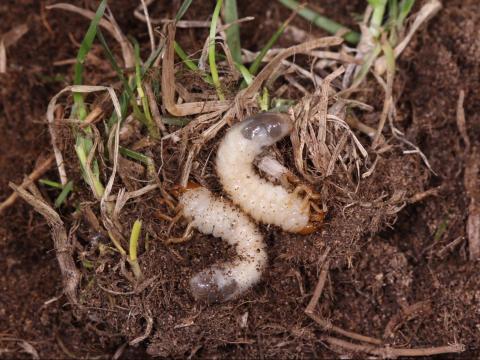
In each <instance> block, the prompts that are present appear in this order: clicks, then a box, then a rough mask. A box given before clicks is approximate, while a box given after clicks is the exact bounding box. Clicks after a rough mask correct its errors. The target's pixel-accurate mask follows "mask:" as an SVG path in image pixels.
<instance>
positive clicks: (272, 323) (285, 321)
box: [0, 0, 480, 358]
mask: <svg viewBox="0 0 480 360" xmlns="http://www.w3.org/2000/svg"><path fill="white" fill-rule="evenodd" d="M49 3H51V2H50V1H46V2H39V1H33V0H32V1H29V0H22V1H6V2H5V1H4V2H3V3H2V4H1V5H0V18H1V19H2V21H0V34H1V33H4V32H6V31H8V30H10V29H11V28H12V27H14V26H16V25H19V24H22V23H24V22H26V23H27V24H28V26H29V29H30V30H29V32H28V33H27V34H26V35H25V36H24V37H23V38H22V39H21V40H20V41H19V43H18V44H16V45H15V46H13V47H12V48H9V49H8V58H7V59H8V74H7V75H0V91H1V95H0V101H1V105H2V106H1V107H0V129H1V133H2V135H3V141H2V142H1V143H0V153H1V154H2V156H0V172H1V173H2V174H3V175H2V176H0V191H1V193H0V194H1V195H0V198H1V200H3V199H4V198H6V197H7V196H8V195H9V194H10V188H9V187H8V183H9V181H13V182H15V183H20V182H21V181H22V179H23V177H24V175H25V174H28V173H29V172H30V171H31V170H32V169H33V168H34V166H35V163H36V161H37V159H38V158H39V157H40V156H42V155H44V154H47V153H49V152H50V140H49V136H48V132H47V130H46V129H47V127H46V124H45V112H46V107H47V104H48V102H49V100H50V98H51V97H52V96H53V95H54V94H55V93H56V92H57V91H59V90H60V89H62V88H63V87H64V86H66V85H67V84H71V83H72V74H73V66H71V65H66V66H55V65H54V62H56V61H59V60H65V59H72V58H74V57H75V56H76V51H77V49H78V48H77V45H76V44H75V42H80V41H81V39H82V38H83V35H84V33H85V31H86V28H87V26H88V25H87V21H85V20H84V19H81V18H80V17H79V16H77V15H72V14H70V13H65V12H62V11H59V10H52V11H47V10H45V9H44V5H46V4H49ZM72 3H75V4H77V5H78V6H82V7H90V8H92V9H94V8H95V4H96V2H95V1H72ZM134 3H135V2H131V1H126V0H125V1H123V0H122V1H115V2H112V5H111V6H112V11H113V13H114V15H115V17H116V19H117V21H118V22H119V24H120V27H121V28H122V29H125V32H126V33H127V34H132V35H134V36H135V37H136V38H137V39H138V40H139V41H140V43H145V44H147V43H148V34H147V32H146V28H145V27H144V26H143V24H141V23H140V22H138V21H137V20H135V19H134V17H133V9H134V7H135V4H134ZM159 3H160V4H157V5H155V6H153V7H152V8H151V12H152V13H151V15H152V16H153V17H172V16H173V14H174V13H175V10H176V9H177V8H178V6H179V4H180V3H181V2H180V1H173V2H171V3H172V4H170V3H169V4H170V5H166V3H167V2H159ZM319 3H320V4H319V5H318V8H319V9H320V10H321V11H322V12H323V13H324V14H326V15H327V16H330V17H332V18H334V19H335V20H338V21H340V22H342V23H344V24H346V25H348V26H351V27H353V26H354V23H355V22H354V20H352V15H353V14H354V13H361V11H362V10H363V7H364V6H365V5H364V2H363V1H347V0H342V1H338V0H337V1H322V2H319ZM259 4H261V5H259ZM192 8H195V11H189V12H187V14H186V18H188V19H195V20H199V19H201V20H204V19H207V18H208V16H209V15H210V14H211V12H212V7H211V6H209V5H205V4H203V3H202V4H195V3H194V4H193V5H192ZM251 15H253V16H255V17H256V19H255V21H253V22H250V23H248V22H247V23H245V24H243V25H242V28H241V29H242V39H245V40H243V46H244V47H245V48H249V49H252V50H256V49H259V48H261V46H262V45H263V44H264V43H265V42H266V41H267V40H268V38H269V37H270V35H271V34H272V33H273V32H274V31H275V30H276V28H277V27H278V24H279V23H280V22H281V21H282V20H284V19H286V18H287V17H288V16H289V11H287V10H286V9H285V8H283V7H281V6H280V5H278V4H277V3H276V2H272V3H269V6H268V7H267V6H264V5H263V2H258V1H257V2H245V3H244V4H242V5H241V6H240V16H251ZM293 24H294V25H295V26H298V27H300V28H302V29H305V30H307V31H309V32H312V33H313V34H314V35H324V34H323V33H322V32H321V31H319V30H318V29H316V28H313V27H311V26H310V25H309V24H307V23H306V22H305V21H303V20H301V19H300V18H298V19H295V20H294V21H293ZM479 33H480V4H479V3H478V1H476V0H469V1H460V0H458V1H445V4H444V9H443V10H442V11H441V12H440V13H439V14H438V15H437V16H436V17H435V18H434V19H433V20H432V21H431V22H430V23H429V26H428V27H427V28H426V29H424V30H422V31H420V32H419V33H418V34H417V35H416V36H415V37H414V40H413V41H412V42H411V44H410V46H409V47H408V48H407V50H406V51H405V52H404V54H403V55H402V57H401V61H400V62H399V64H398V66H399V71H398V75H397V78H396V81H397V84H396V87H395V91H396V93H395V95H396V97H397V98H398V103H397V108H398V112H399V114H398V124H397V126H398V127H399V128H400V130H402V131H404V132H405V134H406V137H407V138H408V139H409V140H410V141H412V142H413V143H415V144H417V145H418V146H419V147H420V148H421V149H422V151H423V152H424V153H425V155H426V156H427V158H428V159H429V161H430V163H431V165H432V168H433V169H434V170H435V172H436V173H437V174H438V176H434V175H432V174H431V173H430V172H429V171H428V170H427V169H426V167H425V166H424V165H423V163H422V162H421V160H420V158H419V157H418V156H417V155H402V154H401V150H402V149H403V148H401V147H400V146H398V147H397V148H396V149H395V150H394V154H393V155H391V156H386V157H385V158H382V159H381V160H379V163H378V164H377V167H378V169H379V171H378V172H376V173H374V175H373V176H372V177H370V178H368V179H367V180H366V181H365V183H364V184H363V185H362V189H364V190H363V192H362V193H360V194H359V199H360V200H362V199H363V200H365V199H367V200H373V199H374V198H376V197H378V195H379V194H382V193H383V192H385V193H387V194H389V196H391V195H392V194H393V193H394V192H395V191H396V190H407V193H408V196H412V195H414V194H416V193H419V192H421V191H424V190H427V189H430V188H433V187H440V190H439V192H438V194H437V195H436V196H430V197H426V198H425V199H423V200H422V201H420V202H417V203H414V204H411V205H408V206H407V207H405V208H404V209H403V210H402V211H401V212H399V213H398V214H396V216H385V215H384V214H383V213H380V212H378V213H377V212H376V211H375V209H372V208H371V207H368V206H365V207H364V208H363V209H362V208H361V207H355V208H354V209H352V210H351V211H348V210H347V211H346V213H345V215H344V216H345V217H342V213H341V211H338V210H337V211H335V210H334V211H332V212H331V213H330V214H329V218H327V222H326V225H325V226H324V227H323V228H322V231H321V232H320V235H319V234H316V235H311V236H307V237H301V236H296V237H294V236H286V235H285V234H284V233H282V232H280V231H279V230H272V229H267V228H262V231H263V232H264V233H265V234H266V235H267V236H266V239H267V243H268V245H269V257H270V266H269V269H268V271H267V272H266V274H265V276H264V278H263V281H262V282H261V284H259V285H258V286H256V287H255V288H254V289H253V290H252V291H250V292H249V293H248V294H247V295H246V296H245V297H243V298H241V299H239V300H237V301H234V302H229V303H226V304H221V305H212V306H208V307H207V306H203V305H200V304H197V303H195V301H194V300H193V298H192V297H191V296H190V294H189V293H188V291H187V290H186V289H187V281H188V279H189V278H190V276H191V275H192V274H193V273H195V272H197V271H198V270H200V269H203V268H204V267H205V266H207V265H209V264H212V263H214V262H216V261H218V260H219V259H227V258H228V257H230V256H231V255H232V253H233V252H232V249H229V248H228V247H227V246H225V245H223V244H221V243H220V242H217V241H216V240H214V239H212V238H211V237H207V236H200V235H195V237H194V239H193V240H192V241H190V242H189V243H186V244H183V245H178V246H175V247H173V248H172V247H165V246H164V245H163V244H161V243H160V242H154V241H153V242H152V244H151V246H149V249H148V251H145V252H143V254H142V255H141V258H140V260H141V264H142V269H144V274H145V277H146V278H147V279H148V278H151V277H153V276H156V277H157V280H156V281H155V283H154V284H153V285H151V286H149V287H148V288H147V289H146V290H145V291H143V292H141V293H140V294H139V295H133V296H123V295H112V294H108V293H105V292H103V291H102V290H101V289H100V288H99V287H97V285H101V286H102V287H104V288H109V289H111V290H116V291H119V292H125V291H126V290H125V289H126V287H125V281H124V280H123V282H122V280H121V279H122V278H121V277H120V276H119V277H115V276H114V277H108V276H107V275H105V276H102V274H101V273H100V272H98V274H97V275H98V276H97V277H96V276H95V273H92V272H88V271H87V269H83V270H84V280H83V282H82V290H81V292H80V298H81V300H82V302H83V303H84V304H88V306H89V309H88V311H86V312H85V311H84V312H81V313H80V312H78V311H77V309H72V307H71V306H70V305H69V304H68V303H67V300H66V298H65V297H64V296H63V297H59V298H58V299H56V297H58V296H60V295H61V294H62V281H61V278H60V271H59V268H58V265H57V261H56V258H55V252H54V251H53V242H52V240H51V238H50V234H49V228H48V226H47V224H46V222H45V221H44V220H43V218H41V217H40V216H39V215H37V214H35V212H34V210H33V209H32V208H31V207H29V206H28V205H26V204H25V203H24V202H22V201H20V200H19V201H17V203H16V204H15V205H14V206H13V207H11V208H10V209H9V210H7V212H6V213H4V214H3V215H2V217H1V219H0V235H1V237H0V289H1V291H0V357H7V358H17V357H27V358H28V357H30V355H28V354H26V353H25V352H24V351H22V348H21V346H20V345H21V342H20V341H19V340H13V339H14V338H15V339H22V340H25V341H27V342H29V343H30V344H31V345H33V346H34V348H35V349H36V350H37V351H38V353H39V355H40V357H42V358H55V357H56V358H64V357H95V356H101V357H111V356H112V355H113V354H114V353H115V352H116V351H117V349H119V348H120V347H121V346H122V345H123V344H125V343H126V342H127V341H130V340H132V339H134V338H135V337H137V336H140V335H142V334H143V332H144V330H145V327H146V325H147V321H146V318H147V317H148V316H149V314H150V315H151V316H152V317H153V320H154V321H153V331H152V333H151V336H150V337H149V339H147V340H146V341H145V342H142V343H141V344H140V345H139V346H137V347H127V348H126V350H125V351H124V352H123V355H122V357H123V358H134V357H139V356H145V355H146V354H147V353H148V354H150V355H154V356H163V357H185V356H188V355H192V356H197V357H216V358H218V357H221V358H226V357H248V358H263V357H268V358H271V357H287V356H288V357H302V358H303V357H321V358H327V357H334V356H338V353H336V352H333V351H332V350H331V349H329V348H328V347H327V345H326V344H325V343H324V342H322V340H321V335H322V334H323V331H322V329H321V328H320V326H319V325H317V324H316V323H315V322H313V321H312V320H311V319H310V318H308V317H307V316H306V315H305V314H304V309H305V307H306V305H307V303H308V301H309V299H310V297H311V294H312V292H313V289H314V287H315V284H316V281H317V279H318V275H319V271H320V269H319V265H320V264H319V263H318V258H319V257H320V255H321V254H322V251H323V250H324V248H325V245H332V246H333V245H334V250H333V256H334V257H333V266H332V271H331V272H330V276H329V279H328V281H327V286H326V289H325V291H324V294H323V296H322V298H321V300H320V304H319V306H318V308H317V311H318V312H319V313H321V314H322V316H323V317H325V318H329V319H330V320H331V321H332V322H333V323H334V324H335V325H337V326H339V327H342V328H344V329H347V330H351V331H355V332H359V333H362V334H365V335H369V336H374V337H379V338H382V337H384V335H385V329H386V328H388V326H387V324H389V322H390V321H391V319H392V318H395V317H398V316H400V317H399V318H400V319H403V320H405V321H403V322H400V323H399V326H398V327H396V328H395V329H394V330H393V335H392V336H391V337H390V336H387V339H386V342H387V343H388V344H392V345H395V346H398V347H429V346H440V345H446V344H449V343H453V342H454V341H457V342H460V343H463V344H465V345H466V348H467V350H466V352H464V353H462V354H461V355H457V356H456V358H472V357H476V356H478V355H479V354H480V341H479V339H480V332H479V331H480V276H479V274H478V263H474V262H471V261H470V260H469V258H468V243H467V239H466V233H465V224H466V219H467V216H468V212H467V208H468V202H469V200H468V198H467V196H466V193H465V188H464V168H465V161H466V155H465V144H464V143H463V141H462V138H461V136H460V134H459V131H458V129H457V124H456V102H457V99H458V96H459V92H460V90H464V91H465V93H466V98H465V112H466V119H467V130H468V133H469V136H470V139H471V141H472V145H473V146H475V145H476V146H480V144H479V139H480V118H479V116H480V115H479V110H480V109H479V104H480V94H479V92H478V91H477V89H478V88H479V86H480V38H479V37H478V34H479ZM206 35H207V30H200V31H197V30H184V31H179V36H180V38H179V42H180V43H181V44H182V46H183V47H184V48H186V49H189V50H195V49H199V48H201V46H202V44H203V41H204V39H205V37H206ZM74 40H75V42H74ZM281 44H282V45H288V44H289V39H288V38H284V39H282V43H281ZM102 72H103V69H101V68H100V65H98V64H96V63H95V62H92V63H88V62H87V72H86V77H87V76H88V79H89V83H97V82H100V81H105V78H106V75H105V73H103V74H102V75H101V76H98V75H96V74H99V73H102ZM367 98H368V95H367ZM381 98H382V96H373V94H371V95H370V98H368V101H367V102H368V103H371V104H372V105H374V106H375V107H376V112H375V115H373V118H365V119H363V120H364V121H365V122H369V121H373V122H374V121H377V120H378V117H375V116H378V111H381V106H382V103H381ZM55 176H56V174H55V172H54V171H53V170H52V171H51V172H50V173H48V174H46V175H45V177H46V178H52V179H53V178H55ZM46 195H47V196H48V193H46ZM150 200H151V201H152V202H153V201H154V199H150ZM334 203H335V202H334V200H333V199H332V200H330V201H329V205H332V206H333V207H334V205H333V204H334ZM334 208H335V207H334ZM70 210H71V209H70ZM128 210H129V209H127V214H126V216H129V214H128ZM64 212H65V214H64V215H65V216H66V218H68V216H67V213H68V211H67V210H64ZM153 212H154V209H151V211H150V212H148V211H147V212H146V213H144V214H143V216H144V217H148V216H154V215H153ZM359 212H362V213H359ZM151 226H152V227H153V229H156V228H157V227H158V229H161V226H160V223H159V222H153V223H152V225H151ZM359 229H360V230H359ZM159 231H160V230H159ZM360 235H362V236H360ZM459 237H462V238H463V240H462V241H461V242H459V244H458V245H457V246H456V247H453V248H452V249H450V250H448V251H445V247H446V246H447V245H448V244H450V243H452V241H454V240H456V239H458V238H459ZM338 239H345V240H344V242H343V243H341V244H339V243H338ZM95 265H96V269H98V268H99V267H97V266H98V265H101V264H95ZM103 266H104V267H105V268H106V269H107V270H102V271H105V273H108V269H110V268H109V267H113V268H115V266H116V264H115V263H109V262H108V261H106V262H105V263H104V264H103ZM102 269H103V268H102ZM117 270H118V269H114V271H116V272H118V271H117ZM52 299H53V300H52ZM415 304H416V305H417V306H418V307H419V308H421V311H419V312H417V313H415V316H412V317H411V318H408V319H404V318H402V309H403V311H405V309H407V308H409V307H411V306H412V305H415ZM343 353H345V352H343Z"/></svg>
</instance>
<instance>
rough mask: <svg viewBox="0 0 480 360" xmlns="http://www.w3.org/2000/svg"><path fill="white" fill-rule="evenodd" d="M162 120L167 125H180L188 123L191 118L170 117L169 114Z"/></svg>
mask: <svg viewBox="0 0 480 360" xmlns="http://www.w3.org/2000/svg"><path fill="white" fill-rule="evenodd" d="M162 120H163V123H164V124H166V125H173V126H180V127H183V126H185V125H188V123H189V122H190V121H191V120H190V119H187V118H182V117H169V116H164V117H163V118H162Z"/></svg>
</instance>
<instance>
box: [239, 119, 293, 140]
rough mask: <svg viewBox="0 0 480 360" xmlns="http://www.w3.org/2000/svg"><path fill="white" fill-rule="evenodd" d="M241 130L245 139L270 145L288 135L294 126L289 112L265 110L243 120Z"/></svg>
mask: <svg viewBox="0 0 480 360" xmlns="http://www.w3.org/2000/svg"><path fill="white" fill-rule="evenodd" d="M238 126H241V129H242V130H241V132H242V135H243V137H244V138H245V139H248V140H251V141H253V142H255V143H257V144H259V145H261V146H262V147H263V146H270V145H273V144H274V143H276V142H277V141H279V140H280V139H282V138H283V137H285V136H286V135H288V134H289V133H290V132H291V131H292V128H293V124H292V122H291V120H290V117H289V116H288V115H287V114H282V113H275V112H265V113H259V114H256V115H253V116H251V117H249V118H247V119H246V120H244V121H242V122H241V123H240V124H238Z"/></svg>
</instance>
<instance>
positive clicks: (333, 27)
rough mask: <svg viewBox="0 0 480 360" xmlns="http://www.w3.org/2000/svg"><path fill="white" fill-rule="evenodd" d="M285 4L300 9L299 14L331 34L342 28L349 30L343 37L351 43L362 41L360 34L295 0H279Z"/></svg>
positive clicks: (296, 9)
mask: <svg viewBox="0 0 480 360" xmlns="http://www.w3.org/2000/svg"><path fill="white" fill-rule="evenodd" d="M278 1H279V2H280V3H281V4H283V5H284V6H286V7H288V8H290V9H292V10H295V11H298V14H299V15H300V16H301V17H303V18H304V19H306V20H308V21H310V22H311V23H313V24H315V25H316V26H318V27H319V28H321V29H323V30H325V31H327V32H329V33H330V34H336V33H337V32H338V31H340V30H347V31H348V32H346V33H345V34H344V35H343V38H344V39H345V40H346V41H348V42H349V43H350V44H353V45H356V44H357V43H358V42H359V41H360V34H359V33H357V32H355V31H353V30H351V29H349V28H347V27H345V26H343V25H341V24H339V23H337V22H335V21H333V20H331V19H329V18H327V17H325V16H322V15H320V14H318V13H316V12H315V11H313V10H310V9H307V8H300V4H299V3H298V2H297V1H295V0H278Z"/></svg>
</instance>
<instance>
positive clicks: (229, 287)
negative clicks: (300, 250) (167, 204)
mask: <svg viewBox="0 0 480 360" xmlns="http://www.w3.org/2000/svg"><path fill="white" fill-rule="evenodd" d="M180 204H181V205H182V207H183V215H184V217H185V218H186V219H187V220H188V221H189V222H190V224H191V225H192V226H193V227H195V228H196V229H198V231H200V232H201V233H203V234H212V235H213V236H215V237H219V238H222V239H223V240H225V241H226V242H227V243H228V244H230V245H233V246H235V247H236V251H237V254H238V258H237V259H235V260H233V261H232V262H228V263H225V264H215V265H213V266H211V267H209V268H207V269H205V270H203V271H201V272H199V273H198V274H196V275H195V276H194V277H193V278H192V279H191V280H190V290H191V292H192V294H193V296H194V297H195V298H196V299H198V300H203V301H206V302H208V303H212V302H220V301H227V300H231V299H234V298H236V297H237V296H239V295H240V294H242V293H244V292H245V291H246V290H248V289H249V288H250V287H251V286H252V285H254V284H255V283H257V282H258V281H259V280H260V277H261V274H262V271H263V269H264V268H265V265H266V263H267V253H266V251H265V244H264V242H263V236H262V234H261V233H260V232H259V230H258V228H257V226H256V225H255V224H254V223H253V222H252V220H250V218H249V217H248V216H247V215H245V214H244V213H243V212H241V211H240V210H238V209H237V208H235V207H234V206H233V205H231V204H230V203H229V202H227V201H225V200H223V199H221V198H217V197H215V196H214V195H213V194H212V193H211V192H210V191H209V190H207V189H205V188H203V187H198V188H195V189H190V190H187V191H186V192H185V193H183V194H182V195H181V197H180Z"/></svg>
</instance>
